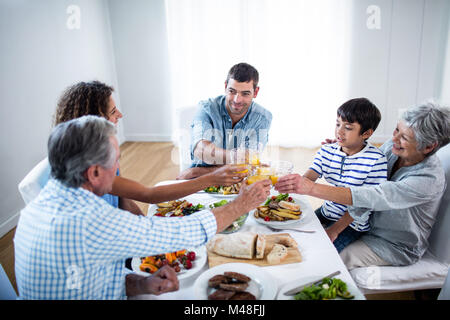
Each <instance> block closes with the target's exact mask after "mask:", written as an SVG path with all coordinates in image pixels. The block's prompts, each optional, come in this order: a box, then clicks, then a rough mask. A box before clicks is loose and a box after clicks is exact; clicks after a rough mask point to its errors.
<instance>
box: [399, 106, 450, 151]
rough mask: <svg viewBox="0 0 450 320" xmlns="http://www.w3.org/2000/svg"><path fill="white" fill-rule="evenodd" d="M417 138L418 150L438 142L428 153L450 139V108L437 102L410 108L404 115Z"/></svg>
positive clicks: (403, 117)
mask: <svg viewBox="0 0 450 320" xmlns="http://www.w3.org/2000/svg"><path fill="white" fill-rule="evenodd" d="M402 119H403V120H404V121H405V122H406V125H407V126H408V127H410V128H411V129H412V130H413V131H414V134H415V137H416V140H417V150H423V149H424V148H425V147H427V146H430V145H432V144H433V143H435V142H437V143H438V145H437V147H436V148H435V149H434V150H433V151H432V152H430V153H429V154H428V155H432V154H433V153H435V152H436V151H437V150H439V148H441V147H443V146H445V145H446V144H447V143H449V140H450V109H449V108H446V107H441V106H439V105H438V104H436V103H433V102H428V103H426V104H423V105H420V106H418V107H414V108H411V109H408V110H407V111H406V112H405V113H404V114H403V116H402Z"/></svg>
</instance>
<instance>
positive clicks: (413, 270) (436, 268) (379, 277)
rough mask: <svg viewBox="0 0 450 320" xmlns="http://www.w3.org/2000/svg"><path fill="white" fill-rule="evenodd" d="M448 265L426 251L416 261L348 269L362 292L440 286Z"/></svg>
mask: <svg viewBox="0 0 450 320" xmlns="http://www.w3.org/2000/svg"><path fill="white" fill-rule="evenodd" d="M447 270H448V265H446V264H444V263H440V262H439V261H436V259H435V258H434V257H433V256H432V255H431V254H429V253H428V252H427V253H425V255H424V256H423V257H422V259H420V260H419V261H418V262H417V263H415V264H412V265H409V266H403V267H394V266H380V267H378V266H372V267H365V268H356V269H353V270H351V271H350V274H351V276H352V278H353V279H354V280H355V282H356V285H357V286H358V287H359V288H360V289H361V291H362V292H363V293H364V294H370V293H383V292H395V291H409V290H422V289H433V288H441V287H442V285H443V283H444V281H445V277H446V276H447Z"/></svg>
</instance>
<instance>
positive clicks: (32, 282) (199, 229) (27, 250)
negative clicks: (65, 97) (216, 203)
mask: <svg viewBox="0 0 450 320" xmlns="http://www.w3.org/2000/svg"><path fill="white" fill-rule="evenodd" d="M119 157H120V151H119V147H118V142H117V139H116V137H115V128H114V126H113V125H112V124H111V123H109V122H108V121H107V120H105V119H103V118H100V117H95V116H85V117H82V118H78V119H75V120H71V121H68V122H65V123H61V124H59V125H58V126H56V127H55V128H54V130H53V131H52V133H51V135H50V138H49V140H48V158H49V162H50V165H51V177H52V179H50V181H49V182H48V184H47V185H46V186H45V188H44V189H43V190H42V191H41V193H40V195H39V196H38V197H37V198H36V199H35V200H34V201H32V202H31V203H30V204H29V205H28V206H27V207H26V208H25V209H23V210H22V212H21V216H20V220H19V223H18V226H17V230H16V235H15V239H14V244H15V258H16V261H15V268H16V269H15V270H16V278H17V286H18V290H19V295H20V297H21V298H23V299H122V298H125V297H126V296H127V295H128V296H132V295H137V294H148V293H150V294H160V293H163V292H168V291H174V290H177V289H178V280H177V278H176V274H175V273H174V271H173V270H171V269H170V268H168V267H167V268H162V269H160V270H161V271H160V272H159V273H157V274H155V275H153V276H151V277H142V276H138V275H136V274H133V273H130V272H129V271H127V269H126V268H125V259H126V258H127V257H130V256H147V255H154V254H159V253H164V252H173V251H176V250H181V249H184V248H186V247H193V246H200V245H203V244H205V243H206V242H207V241H208V240H209V239H211V237H212V236H214V235H215V233H216V232H219V231H222V230H223V229H225V227H227V226H228V225H230V224H231V223H232V222H233V221H234V220H235V219H236V218H238V217H239V216H241V215H242V214H244V213H245V212H248V211H249V210H251V209H252V208H254V207H256V206H257V205H259V204H260V203H261V202H262V201H263V200H264V199H265V198H266V196H267V195H268V194H269V190H270V182H269V181H268V180H266V181H262V182H261V183H259V184H256V183H255V184H253V185H251V186H249V187H247V188H243V190H242V192H241V194H240V195H239V196H238V197H237V198H236V200H235V201H233V202H231V203H230V204H229V205H227V206H223V207H220V208H216V209H213V210H212V211H209V210H204V211H200V212H197V213H194V214H192V215H189V216H186V217H183V218H179V219H168V218H164V217H154V216H153V217H144V216H136V215H133V214H131V213H129V212H127V211H123V210H121V209H118V208H114V207H112V206H111V205H109V204H108V203H107V202H105V201H104V200H103V199H102V198H100V197H101V196H102V195H103V194H105V193H108V192H110V190H111V188H112V183H113V180H114V177H115V173H116V171H117V168H118V166H119V162H118V161H119Z"/></svg>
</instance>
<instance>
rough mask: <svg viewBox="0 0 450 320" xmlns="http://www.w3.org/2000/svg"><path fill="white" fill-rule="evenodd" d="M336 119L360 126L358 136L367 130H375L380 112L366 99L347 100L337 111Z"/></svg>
mask: <svg viewBox="0 0 450 320" xmlns="http://www.w3.org/2000/svg"><path fill="white" fill-rule="evenodd" d="M337 115H338V117H341V118H342V120H344V121H347V122H350V123H353V122H357V123H359V124H360V125H361V131H360V134H363V133H364V132H366V131H367V130H369V129H373V131H375V130H376V128H377V127H378V124H379V123H380V120H381V113H380V110H378V108H377V107H376V105H374V104H373V103H372V102H370V100H369V99H366V98H355V99H351V100H348V101H347V102H345V103H344V104H343V105H342V106H340V107H339V109H338V110H337Z"/></svg>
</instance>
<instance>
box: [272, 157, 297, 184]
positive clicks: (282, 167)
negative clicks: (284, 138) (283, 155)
mask: <svg viewBox="0 0 450 320" xmlns="http://www.w3.org/2000/svg"><path fill="white" fill-rule="evenodd" d="M269 166H270V168H271V169H272V174H271V175H270V180H272V184H273V185H275V184H276V183H277V182H278V178H279V177H282V176H285V175H287V174H291V173H292V172H293V169H294V165H293V164H292V162H289V161H283V160H277V161H270V162H269Z"/></svg>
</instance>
